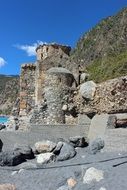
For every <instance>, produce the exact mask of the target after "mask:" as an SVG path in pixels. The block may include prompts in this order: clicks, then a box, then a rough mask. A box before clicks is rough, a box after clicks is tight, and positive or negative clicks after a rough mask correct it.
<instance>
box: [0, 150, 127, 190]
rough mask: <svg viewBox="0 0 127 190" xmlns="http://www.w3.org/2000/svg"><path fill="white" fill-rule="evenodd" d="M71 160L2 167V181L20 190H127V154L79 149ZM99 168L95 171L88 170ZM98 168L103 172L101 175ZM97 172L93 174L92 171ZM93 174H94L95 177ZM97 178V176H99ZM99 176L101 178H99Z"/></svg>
mask: <svg viewBox="0 0 127 190" xmlns="http://www.w3.org/2000/svg"><path fill="white" fill-rule="evenodd" d="M77 152H78V153H77V156H76V157H74V158H73V159H71V160H68V161H64V162H57V163H51V164H47V165H44V166H41V167H37V166H36V165H35V162H31V161H30V162H29V164H25V163H24V164H21V165H19V166H16V167H11V168H10V167H8V168H7V167H2V168H0V183H1V184H3V183H11V184H14V185H15V186H16V188H17V189H18V190H26V189H31V190H34V189H36V190H69V189H75V190H84V189H85V190H124V189H126V188H127V180H126V173H127V154H126V153H121V154H119V153H110V154H108V153H103V154H102V153H98V154H96V155H89V154H87V152H86V151H85V149H80V148H78V149H77ZM93 167H94V168H96V169H97V171H95V174H94V173H93V171H92V170H91V174H89V175H88V174H87V175H88V176H85V174H86V172H87V171H88V169H89V168H93ZM98 170H101V171H102V175H101V176H100V177H98V176H99V174H98ZM92 173H93V174H92ZM92 175H93V176H92ZM96 178H97V179H96ZM98 178H99V180H98Z"/></svg>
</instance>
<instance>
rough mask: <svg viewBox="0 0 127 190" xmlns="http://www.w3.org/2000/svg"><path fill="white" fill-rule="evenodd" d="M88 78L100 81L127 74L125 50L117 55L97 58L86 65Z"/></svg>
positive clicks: (126, 54)
mask: <svg viewBox="0 0 127 190" xmlns="http://www.w3.org/2000/svg"><path fill="white" fill-rule="evenodd" d="M86 69H87V71H88V73H89V74H90V79H92V80H94V81H95V82H102V81H105V80H108V79H112V78H116V77H120V76H124V75H127V51H126V52H124V53H121V54H118V55H117V56H108V57H105V58H103V59H97V60H95V61H93V63H92V64H89V65H87V67H86Z"/></svg>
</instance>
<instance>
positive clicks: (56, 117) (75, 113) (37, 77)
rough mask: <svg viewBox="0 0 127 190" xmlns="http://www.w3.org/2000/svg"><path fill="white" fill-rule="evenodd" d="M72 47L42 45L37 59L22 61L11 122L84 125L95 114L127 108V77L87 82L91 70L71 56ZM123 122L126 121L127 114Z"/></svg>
mask: <svg viewBox="0 0 127 190" xmlns="http://www.w3.org/2000/svg"><path fill="white" fill-rule="evenodd" d="M70 51H71V48H70V47H69V46H64V45H59V44H55V43H54V44H43V45H39V46H38V47H37V49H36V53H37V61H36V62H35V63H34V64H32V63H29V64H28V63H27V64H23V65H21V75H20V97H19V98H18V99H17V101H16V104H15V105H14V107H13V110H12V116H11V117H10V121H9V122H10V123H9V126H13V127H14V126H15V127H14V128H15V129H21V130H24V129H28V128H29V126H31V125H39V124H40V125H60V124H62V125H63V124H68V125H70V124H73V125H74V124H75V125H84V124H86V123H87V124H88V123H89V124H90V122H91V118H92V117H93V116H94V115H95V114H101V113H106V114H110V116H111V115H112V114H116V113H126V112H127V96H126V91H127V77H126V76H123V77H120V78H117V79H112V80H108V81H106V82H103V83H100V84H95V83H94V82H93V81H88V82H87V81H86V79H88V77H89V74H88V73H84V70H83V69H82V68H80V65H78V64H76V63H75V62H74V61H73V60H71V58H70V56H69V54H70ZM126 115H127V114H126ZM120 122H122V123H124V124H125V125H126V123H127V117H126V118H125V119H124V121H123V120H120V121H119V123H120ZM116 123H118V121H116ZM117 125H118V124H117ZM10 128H11V127H10Z"/></svg>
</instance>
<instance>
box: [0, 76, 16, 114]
mask: <svg viewBox="0 0 127 190" xmlns="http://www.w3.org/2000/svg"><path fill="white" fill-rule="evenodd" d="M18 93H19V77H18V76H13V75H12V76H7V75H0V114H5V115H8V114H10V112H11V109H12V107H13V104H14V102H15V101H16V99H17V97H18Z"/></svg>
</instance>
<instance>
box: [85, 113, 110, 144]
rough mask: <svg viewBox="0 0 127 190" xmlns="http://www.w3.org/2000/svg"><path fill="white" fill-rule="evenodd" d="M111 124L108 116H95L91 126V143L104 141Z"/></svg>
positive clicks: (89, 134)
mask: <svg viewBox="0 0 127 190" xmlns="http://www.w3.org/2000/svg"><path fill="white" fill-rule="evenodd" d="M108 122H109V115H108V114H100V115H95V116H94V117H93V119H92V120H91V125H90V129H89V133H88V139H89V142H91V141H93V140H95V139H97V138H102V139H104V135H105V131H106V129H107V126H108Z"/></svg>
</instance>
